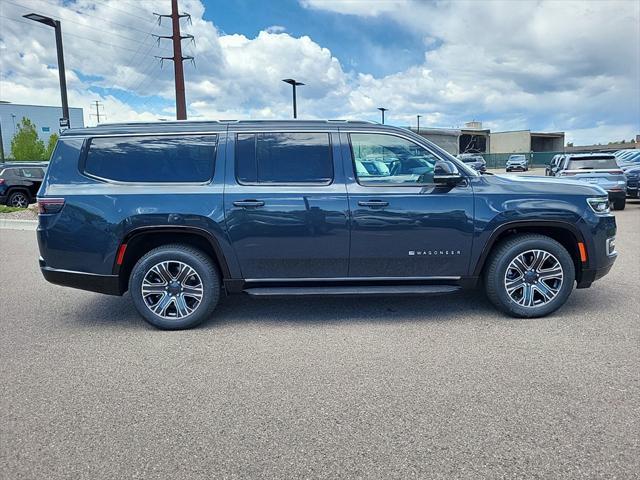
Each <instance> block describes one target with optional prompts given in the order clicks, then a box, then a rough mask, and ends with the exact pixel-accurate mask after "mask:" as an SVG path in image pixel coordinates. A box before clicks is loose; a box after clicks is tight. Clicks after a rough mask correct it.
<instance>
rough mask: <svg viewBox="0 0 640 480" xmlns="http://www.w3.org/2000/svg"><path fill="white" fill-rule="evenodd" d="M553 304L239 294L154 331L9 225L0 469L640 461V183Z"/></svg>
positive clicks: (230, 469)
mask: <svg viewBox="0 0 640 480" xmlns="http://www.w3.org/2000/svg"><path fill="white" fill-rule="evenodd" d="M616 217H617V220H618V227H619V233H618V241H617V247H618V250H619V251H620V257H619V259H618V261H617V262H616V264H615V266H614V268H613V270H612V272H611V273H610V274H609V275H608V276H607V277H605V278H604V279H602V280H600V281H598V282H596V283H595V284H594V285H593V287H592V288H591V289H587V290H574V292H573V293H572V295H571V297H570V299H569V301H568V302H567V304H566V305H565V306H564V307H563V308H562V309H561V310H560V311H558V312H557V313H555V314H554V315H552V316H550V317H547V318H542V319H532V320H517V319H512V318H508V317H505V316H503V315H501V314H499V313H497V312H496V311H495V310H494V309H493V308H492V306H491V305H490V304H489V303H488V301H487V300H486V299H485V298H484V296H483V295H482V294H481V293H479V292H478V293H474V292H471V293H464V294H456V295H451V296H446V297H432V298H393V297H385V298H377V299H370V298H367V299H362V298H359V299H358V298H355V299H354V298H351V299H321V298H315V299H297V300H296V299H293V300H292V299H259V300H258V299H251V298H249V297H245V296H235V297H229V298H227V299H225V300H224V301H223V303H222V304H221V306H220V307H219V308H218V310H217V311H216V313H215V314H214V317H212V319H211V320H210V321H209V322H207V323H205V324H204V325H202V326H201V327H199V328H196V329H194V330H189V331H180V332H163V331H159V330H155V329H153V328H151V327H150V326H148V325H147V324H146V323H144V322H143V321H142V320H141V319H140V318H139V317H138V315H137V314H136V312H135V310H134V308H133V304H132V302H131V300H130V298H129V297H128V296H125V297H123V298H119V297H108V296H101V295H98V294H93V293H90V292H82V291H77V290H72V289H66V288H63V287H57V286H54V285H51V284H48V283H46V282H45V281H44V279H43V278H42V277H41V275H40V272H39V270H38V264H37V256H38V254H37V244H36V241H35V236H34V232H28V231H17V230H0V352H1V359H0V374H1V377H0V380H1V382H0V385H1V387H0V388H1V391H0V477H1V478H3V479H45V478H46V479H56V478H87V479H96V478H113V479H122V478H162V479H167V478H172V479H173V478H189V479H193V478H207V479H210V478H250V479H256V478H283V479H285V478H286V479H291V478H367V479H370V478H402V479H405V478H443V479H445V478H446V479H450V478H473V479H477V478H570V479H576V478H634V477H635V478H638V476H640V473H639V472H640V447H639V445H640V425H639V420H640V388H639V387H640V329H639V321H640V306H639V303H640V302H639V299H640V202H639V201H634V202H631V203H630V204H628V206H627V209H626V210H625V211H623V212H616Z"/></svg>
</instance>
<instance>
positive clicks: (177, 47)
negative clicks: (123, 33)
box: [154, 0, 193, 120]
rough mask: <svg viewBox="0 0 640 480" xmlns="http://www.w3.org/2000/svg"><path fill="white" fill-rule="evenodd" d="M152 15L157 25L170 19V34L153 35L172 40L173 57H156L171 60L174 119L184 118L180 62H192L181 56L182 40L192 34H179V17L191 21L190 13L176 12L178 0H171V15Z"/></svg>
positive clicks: (185, 112)
mask: <svg viewBox="0 0 640 480" xmlns="http://www.w3.org/2000/svg"><path fill="white" fill-rule="evenodd" d="M154 15H157V16H158V25H160V24H161V22H162V19H163V18H170V19H171V27H172V35H170V36H169V35H154V37H156V38H157V39H158V43H160V39H161V38H167V39H171V40H172V41H173V57H156V58H159V59H160V62H162V61H163V60H172V61H173V74H174V78H175V85H176V119H177V120H186V119H187V103H186V100H185V93H184V68H183V65H182V62H183V61H185V60H191V61H192V62H193V57H191V56H187V57H183V56H182V40H184V39H185V38H189V39H191V41H193V35H180V19H181V18H187V19H188V20H189V22H191V15H189V14H188V13H182V14H181V13H178V0H171V15H160V14H157V13H154Z"/></svg>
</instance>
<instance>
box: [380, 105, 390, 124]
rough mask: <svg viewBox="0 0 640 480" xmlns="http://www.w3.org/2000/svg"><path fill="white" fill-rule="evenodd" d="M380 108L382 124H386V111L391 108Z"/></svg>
mask: <svg viewBox="0 0 640 480" xmlns="http://www.w3.org/2000/svg"><path fill="white" fill-rule="evenodd" d="M378 110H380V113H382V125H384V112H386V111H387V110H389V109H388V108H384V107H378Z"/></svg>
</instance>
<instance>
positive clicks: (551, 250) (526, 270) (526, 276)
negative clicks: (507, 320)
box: [485, 234, 575, 318]
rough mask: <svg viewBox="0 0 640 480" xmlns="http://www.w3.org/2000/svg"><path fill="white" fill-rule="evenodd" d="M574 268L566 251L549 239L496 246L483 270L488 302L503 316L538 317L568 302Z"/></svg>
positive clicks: (516, 240)
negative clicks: (503, 313)
mask: <svg viewBox="0 0 640 480" xmlns="http://www.w3.org/2000/svg"><path fill="white" fill-rule="evenodd" d="M574 281H575V266H574V264H573V259H572V258H571V255H570V254H569V252H567V250H566V249H565V248H564V247H563V246H562V245H561V244H560V243H558V242H556V241H555V240H553V239H552V238H549V237H545V236H543V235H535V234H525V235H518V236H515V237H513V238H509V239H507V240H505V241H504V242H502V243H501V244H500V245H498V246H497V247H496V248H495V249H494V251H493V252H492V254H491V257H490V258H489V260H488V265H487V268H486V269H485V288H486V292H487V297H488V298H489V300H490V301H491V302H492V303H493V304H494V305H495V306H496V307H497V308H499V309H500V310H502V311H503V312H505V313H507V314H509V315H511V316H513V317H522V318H533V317H542V316H545V315H548V314H550V313H551V312H554V311H555V310H557V309H558V308H560V307H561V306H562V305H563V304H564V303H565V302H566V300H567V298H569V295H570V294H571V290H573V283H574Z"/></svg>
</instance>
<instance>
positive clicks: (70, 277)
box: [40, 258, 124, 295]
mask: <svg viewBox="0 0 640 480" xmlns="http://www.w3.org/2000/svg"><path fill="white" fill-rule="evenodd" d="M40 271H41V272H42V275H43V276H44V278H45V280H47V281H48V282H50V283H54V284H56V285H62V286H64V287H72V288H79V289H81V290H88V291H90V292H97V293H104V294H107V295H122V294H123V293H124V292H123V291H122V290H121V288H120V278H119V277H118V275H97V274H94V273H86V272H76V271H72V270H60V269H57V268H52V267H48V266H47V265H46V263H45V261H44V259H42V258H40Z"/></svg>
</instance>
